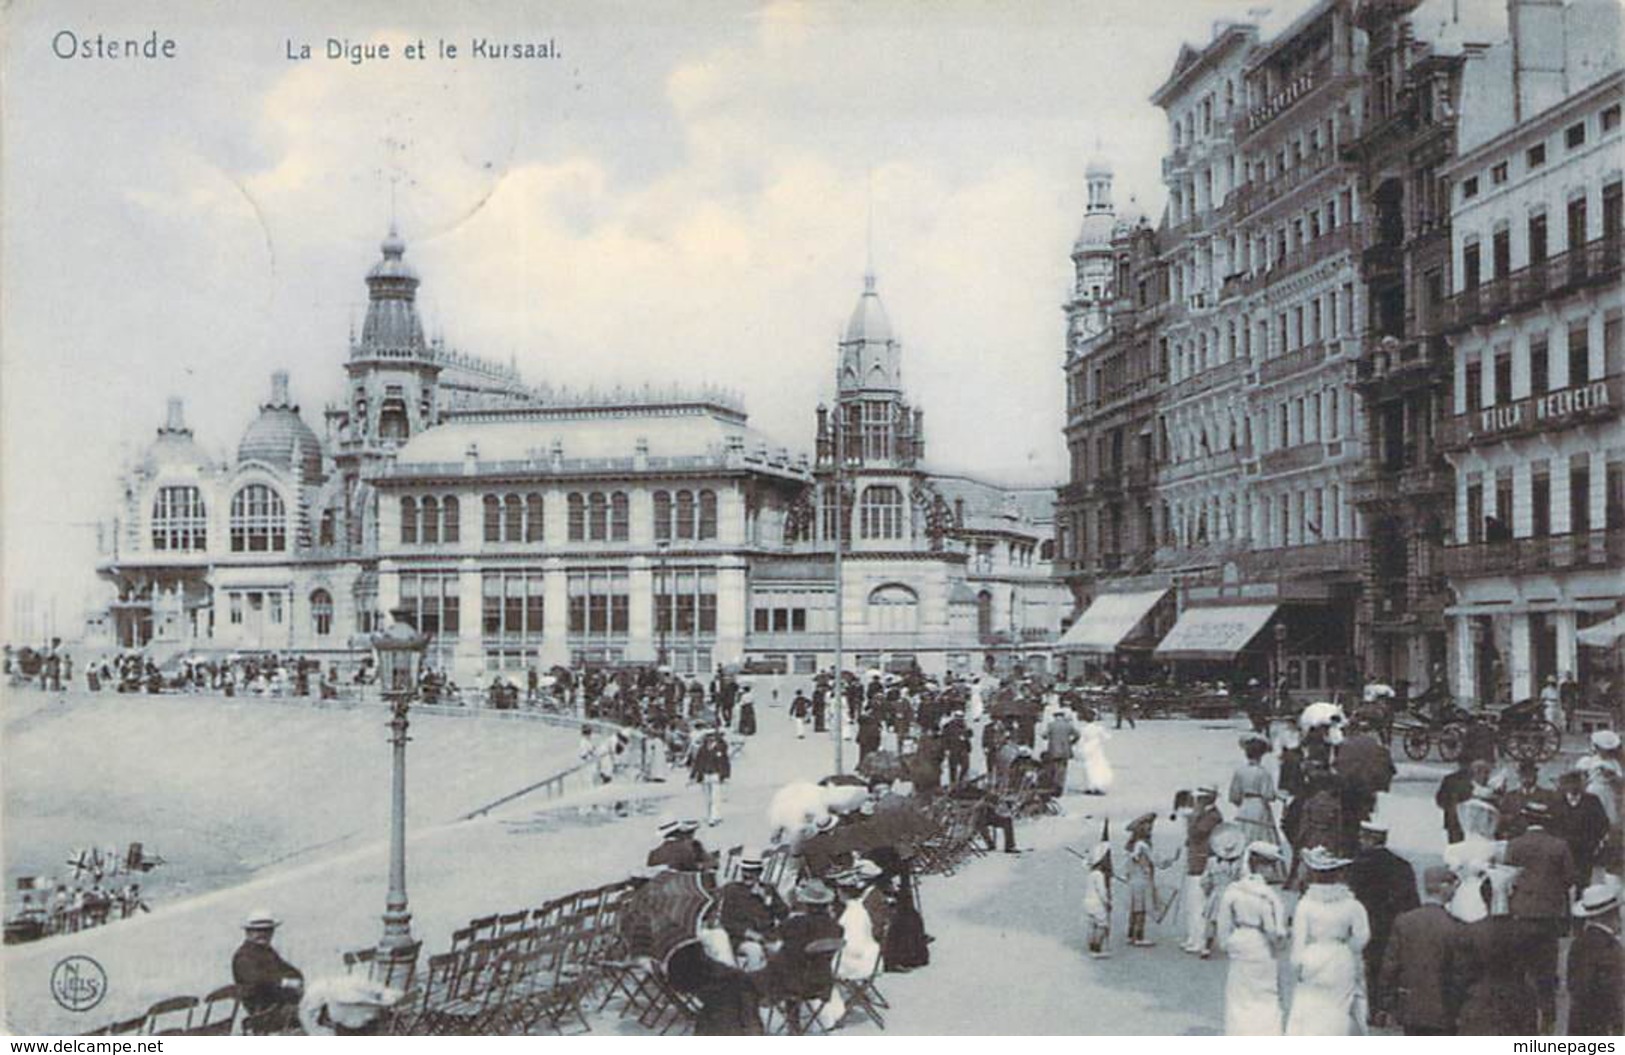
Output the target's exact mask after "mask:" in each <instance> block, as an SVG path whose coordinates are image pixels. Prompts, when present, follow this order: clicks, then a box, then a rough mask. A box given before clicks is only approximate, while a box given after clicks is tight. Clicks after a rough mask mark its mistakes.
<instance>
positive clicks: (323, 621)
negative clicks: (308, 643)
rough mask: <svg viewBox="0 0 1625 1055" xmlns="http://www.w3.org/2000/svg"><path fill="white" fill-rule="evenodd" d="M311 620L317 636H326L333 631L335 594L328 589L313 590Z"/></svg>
mask: <svg viewBox="0 0 1625 1055" xmlns="http://www.w3.org/2000/svg"><path fill="white" fill-rule="evenodd" d="M310 622H311V626H312V627H313V628H314V629H315V631H316V636H317V637H326V636H327V635H328V634H330V633H332V632H333V595H332V594H330V593H328V592H327V591H326V590H314V591H312V592H311V595H310Z"/></svg>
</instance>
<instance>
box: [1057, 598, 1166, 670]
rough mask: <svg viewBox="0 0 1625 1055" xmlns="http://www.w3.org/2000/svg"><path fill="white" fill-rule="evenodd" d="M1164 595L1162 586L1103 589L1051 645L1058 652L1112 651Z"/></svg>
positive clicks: (1101, 652)
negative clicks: (1135, 589) (1134, 590)
mask: <svg viewBox="0 0 1625 1055" xmlns="http://www.w3.org/2000/svg"><path fill="white" fill-rule="evenodd" d="M1167 595H1168V591H1167V590H1165V589H1164V590H1145V591H1141V592H1139V593H1103V594H1101V595H1100V596H1099V597H1096V598H1095V599H1094V601H1093V602H1091V603H1090V605H1089V608H1088V610H1086V611H1085V612H1084V613H1083V615H1081V616H1079V617H1078V621H1077V622H1076V623H1073V624H1072V625H1071V626H1070V627H1068V628H1067V631H1066V633H1065V634H1063V635H1062V636H1061V640H1060V641H1059V642H1057V643H1056V645H1055V647H1056V648H1057V649H1058V650H1060V651H1062V652H1093V653H1100V654H1110V653H1112V652H1115V651H1116V650H1117V648H1118V646H1119V645H1121V644H1122V643H1123V641H1124V639H1125V638H1127V637H1129V635H1131V634H1133V633H1134V630H1135V628H1136V627H1138V626H1139V625H1140V623H1142V622H1143V621H1144V620H1145V617H1146V616H1148V615H1150V614H1151V609H1153V608H1155V607H1156V606H1157V602H1158V601H1160V600H1162V599H1163V598H1164V597H1166V596H1167Z"/></svg>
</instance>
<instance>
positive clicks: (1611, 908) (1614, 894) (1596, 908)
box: [1573, 883, 1619, 919]
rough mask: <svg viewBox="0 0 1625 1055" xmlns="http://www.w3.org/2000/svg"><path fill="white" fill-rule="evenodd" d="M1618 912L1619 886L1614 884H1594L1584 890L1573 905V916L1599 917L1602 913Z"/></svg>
mask: <svg viewBox="0 0 1625 1055" xmlns="http://www.w3.org/2000/svg"><path fill="white" fill-rule="evenodd" d="M1618 910H1619V885H1618V884H1616V883H1594V884H1592V885H1591V886H1588V887H1586V888H1585V892H1584V893H1583V894H1581V895H1580V900H1579V901H1576V902H1575V903H1574V909H1573V912H1574V914H1575V916H1577V917H1580V918H1582V919H1583V918H1585V917H1587V916H1600V915H1602V914H1603V913H1604V912H1617V911H1618Z"/></svg>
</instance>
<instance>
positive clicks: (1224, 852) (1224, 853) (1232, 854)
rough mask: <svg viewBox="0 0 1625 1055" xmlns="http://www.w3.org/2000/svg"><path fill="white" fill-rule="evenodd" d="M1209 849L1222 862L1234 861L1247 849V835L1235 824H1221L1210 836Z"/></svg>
mask: <svg viewBox="0 0 1625 1055" xmlns="http://www.w3.org/2000/svg"><path fill="white" fill-rule="evenodd" d="M1207 845H1208V849H1210V850H1212V851H1213V856H1215V857H1217V858H1219V860H1221V861H1234V860H1235V859H1236V858H1238V857H1240V856H1241V855H1242V852H1243V851H1244V850H1246V849H1247V833H1245V832H1243V831H1242V830H1241V829H1240V828H1239V827H1237V826H1236V825H1234V824H1221V825H1219V826H1218V827H1217V828H1215V829H1213V834H1212V835H1210V836H1208V844H1207Z"/></svg>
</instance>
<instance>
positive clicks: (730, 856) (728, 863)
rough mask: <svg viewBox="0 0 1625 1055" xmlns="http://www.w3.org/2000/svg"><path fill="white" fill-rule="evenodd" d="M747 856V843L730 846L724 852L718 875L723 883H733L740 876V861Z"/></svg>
mask: <svg viewBox="0 0 1625 1055" xmlns="http://www.w3.org/2000/svg"><path fill="white" fill-rule="evenodd" d="M744 856H745V844H744V843H740V844H739V845H738V846H730V847H728V849H726V850H724V851H723V852H722V864H721V865H720V866H719V867H718V868H717V877H718V879H719V880H720V881H721V882H723V883H732V882H733V881H734V880H735V879H737V878H739V861H740V859H741V858H743V857H744Z"/></svg>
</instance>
